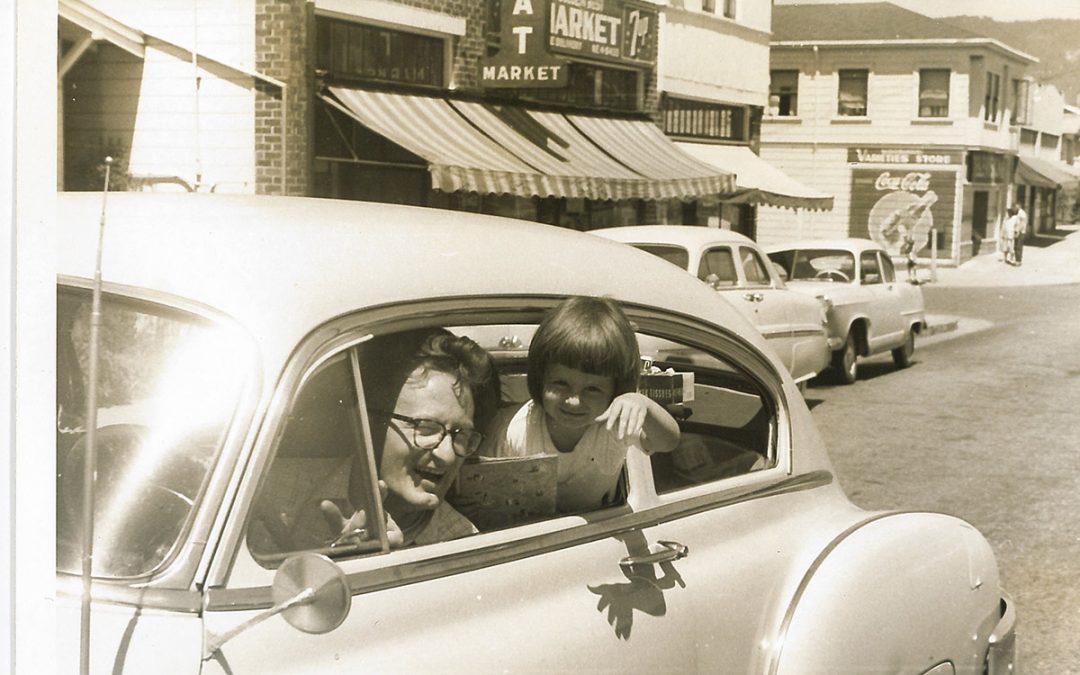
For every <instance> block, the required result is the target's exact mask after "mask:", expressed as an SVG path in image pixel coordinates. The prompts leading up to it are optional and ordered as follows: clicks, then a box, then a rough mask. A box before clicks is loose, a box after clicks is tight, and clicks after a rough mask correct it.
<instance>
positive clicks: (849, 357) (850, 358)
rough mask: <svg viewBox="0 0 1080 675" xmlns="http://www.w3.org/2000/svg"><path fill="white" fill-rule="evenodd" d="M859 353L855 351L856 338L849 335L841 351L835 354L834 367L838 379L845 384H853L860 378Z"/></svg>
mask: <svg viewBox="0 0 1080 675" xmlns="http://www.w3.org/2000/svg"><path fill="white" fill-rule="evenodd" d="M858 357H859V354H858V351H856V349H855V336H854V335H852V334H850V333H849V334H848V337H847V341H846V342H844V346H843V347H842V348H841V349H838V350H837V351H835V352H833V355H832V365H833V369H834V370H835V371H836V375H837V377H839V378H840V381H841V382H842V383H843V384H851V383H853V382H854V381H855V379H856V378H857V377H858V376H859V364H858Z"/></svg>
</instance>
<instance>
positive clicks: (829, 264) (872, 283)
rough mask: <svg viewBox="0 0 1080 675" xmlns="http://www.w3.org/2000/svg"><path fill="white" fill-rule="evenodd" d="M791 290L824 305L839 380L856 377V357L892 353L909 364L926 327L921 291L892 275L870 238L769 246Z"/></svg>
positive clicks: (900, 363)
mask: <svg viewBox="0 0 1080 675" xmlns="http://www.w3.org/2000/svg"><path fill="white" fill-rule="evenodd" d="M767 250H768V253H769V258H771V259H772V261H773V262H775V263H776V264H777V265H779V266H780V268H782V269H783V271H784V275H785V277H786V280H787V284H788V287H789V288H792V289H794V290H797V291H800V292H803V293H806V294H807V295H811V296H814V297H816V298H819V299H821V300H823V301H824V302H825V303H826V305H827V306H828V308H829V310H828V319H829V347H830V348H831V349H832V350H833V351H832V362H833V368H834V370H835V371H836V374H837V376H838V377H839V378H840V381H841V382H844V383H846V384H851V383H852V382H854V381H855V380H856V379H857V378H858V357H860V356H871V355H873V354H879V353H881V352H886V351H891V352H892V358H893V362H894V363H895V364H896V366H897V367H898V368H907V367H908V366H910V365H911V357H912V355H913V354H914V353H915V336H916V335H918V334H919V333H920V332H922V330H923V328H925V327H926V313H925V306H924V304H923V295H922V289H921V288H919V286H918V285H913V284H910V283H908V282H907V281H902V280H900V279H898V278H897V277H896V269H895V268H894V267H893V262H892V258H890V257H889V254H888V253H886V252H885V250H884V249H883V248H881V246H879V245H878V244H876V243H874V242H872V241H870V240H869V239H856V238H851V239H839V240H817V239H814V240H807V241H801V242H792V243H786V244H781V245H776V246H771V247H768V249H767Z"/></svg>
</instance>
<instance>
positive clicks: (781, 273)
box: [772, 262, 787, 281]
mask: <svg viewBox="0 0 1080 675" xmlns="http://www.w3.org/2000/svg"><path fill="white" fill-rule="evenodd" d="M772 268H773V271H775V272H776V276H778V277H780V281H787V270H786V269H784V266H783V265H781V264H780V263H778V262H774V263H773V264H772Z"/></svg>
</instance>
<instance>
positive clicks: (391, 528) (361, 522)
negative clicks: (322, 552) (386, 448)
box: [319, 480, 405, 548]
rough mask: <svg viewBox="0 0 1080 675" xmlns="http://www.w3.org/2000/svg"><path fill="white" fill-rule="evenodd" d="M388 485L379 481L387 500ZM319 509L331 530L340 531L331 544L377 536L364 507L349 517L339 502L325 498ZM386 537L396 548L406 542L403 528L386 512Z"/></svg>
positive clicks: (382, 494)
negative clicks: (371, 527)
mask: <svg viewBox="0 0 1080 675" xmlns="http://www.w3.org/2000/svg"><path fill="white" fill-rule="evenodd" d="M386 493H387V487H386V483H385V482H383V481H381V480H380V481H379V499H380V500H382V501H386ZM319 510H320V511H322V514H323V517H324V518H325V519H326V523H327V525H329V526H330V531H331V532H339V533H340V534H338V536H337V537H336V538H334V540H333V541H332V542H330V546H332V547H333V546H341V545H343V544H351V543H353V544H354V543H359V542H362V541H370V540H372V539H374V538H375V534H376V533H375V532H371V531H369V530H368V527H367V513H366V512H365V511H364V510H363V509H359V510H357V511H355V512H354V513H353V514H352V515H351V516H349V517H348V518H346V517H345V515H344V514H343V513H342V512H341V509H339V508H338V506H337V504H335V503H334V502H332V501H330V500H329V499H324V500H322V501H321V502H320V503H319ZM386 538H387V540H388V541H389V542H390V547H391V548H395V547H398V546H401V545H402V544H404V543H405V536H404V535H403V534H402V532H401V528H400V527H398V524H397V523H395V522H394V519H393V518H391V517H390V514H389V513H387V514H386Z"/></svg>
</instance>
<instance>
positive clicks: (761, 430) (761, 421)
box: [246, 322, 775, 567]
mask: <svg viewBox="0 0 1080 675" xmlns="http://www.w3.org/2000/svg"><path fill="white" fill-rule="evenodd" d="M536 327H537V323H535V322H521V323H510V324H507V323H502V324H477V325H466V324H462V325H452V326H448V327H446V328H445V330H447V331H449V332H450V333H451V334H453V335H457V336H467V337H469V338H471V339H472V340H474V341H475V342H476V343H477V344H479V345H480V346H481V347H483V348H484V349H485V350H486V351H487V352H488V354H490V355H491V357H492V358H493V359H494V362H495V364H496V367H497V370H498V380H499V392H500V393H499V404H498V408H499V410H498V412H497V413H496V414H495V416H494V420H493V421H492V422H491V424H490V425H488V426H486V427H485V428H484V430H483V433H485V434H488V436H489V440H488V441H485V444H484V445H482V446H481V447H480V449H479V450H478V451H477V452H476V454H474V455H471V456H469V457H467V458H466V459H464V460H463V461H462V462H461V463H460V467H459V469H458V470H457V473H456V476H455V480H454V481H453V482H452V484H450V487H449V489H448V491H447V492H446V496H445V504H444V506H446V507H447V508H448V509H450V510H452V511H453V513H454V514H455V516H454V518H455V519H456V520H453V523H452V524H453V526H452V527H450V528H449V529H447V530H445V531H441V530H440V531H439V532H437V533H436V535H437V536H436V535H432V537H431V538H427V539H419V540H416V541H415V542H410V543H409V544H407V545H422V544H427V543H435V541H444V540H447V539H453V538H459V537H462V536H468V535H470V534H474V533H477V532H481V533H482V532H488V531H493V530H501V529H506V528H511V527H517V526H522V525H526V524H529V523H535V522H538V521H542V520H547V519H551V518H556V517H561V516H563V515H567V513H577V512H579V511H570V512H567V511H562V512H560V511H559V510H558V509H557V508H556V503H557V502H556V498H557V493H558V484H557V481H558V477H559V473H558V470H559V456H558V455H541V456H535V455H533V456H526V457H503V456H496V455H495V454H494V453H491V452H488V449H489V447H490V446H489V441H491V440H493V439H495V438H497V434H499V433H503V432H504V431H505V430H504V428H503V427H501V426H500V425H501V424H504V423H508V422H507V421H508V420H510V419H512V418H513V417H514V416H515V415H517V414H519V413H520V412H521V411H522V410H523V409H524V408H523V406H525V404H526V403H527V402H528V401H529V400H530V394H529V389H528V384H527V356H528V349H529V343H530V341H531V339H532V336H533V334H534V333H535V331H536ZM397 336H398V334H397V333H393V332H388V333H383V334H380V335H375V337H373V338H370V339H368V340H366V341H361V343H360V344H357V345H355V346H352V347H349V348H347V349H344V350H343V351H341V352H339V353H336V354H333V355H331V356H330V357H329V358H324V359H323V360H322V362H321V363H320V364H319V365H318V366H317V367H315V368H313V369H312V370H311V371H310V372H308V373H306V374H305V376H304V377H303V378H302V380H301V383H300V385H299V386H298V387H297V390H296V393H295V395H294V396H292V398H291V401H290V403H289V405H288V412H287V414H286V415H285V416H284V418H283V420H282V424H281V428H280V431H279V432H278V433H277V434H276V441H275V446H274V449H273V453H272V458H271V460H270V462H269V465H268V468H267V469H266V470H265V472H264V474H263V476H262V478H261V480H260V482H259V485H258V488H257V494H256V497H255V499H254V500H253V506H252V508H251V511H250V514H249V516H248V525H247V529H246V538H247V545H248V549H249V550H250V552H251V554H252V556H253V557H254V558H255V560H257V561H259V562H260V563H261V564H263V565H264V566H270V567H272V566H274V565H276V564H278V563H279V562H280V561H281V560H282V559H284V558H285V557H287V556H288V555H290V554H292V553H295V552H297V551H316V552H319V553H322V554H324V555H327V556H330V557H333V558H342V557H355V556H359V555H370V554H374V553H385V552H388V551H390V550H391V549H392V548H395V544H394V543H393V542H392V541H391V537H392V533H391V529H392V528H389V527H387V526H386V525H385V521H384V522H380V521H379V519H374V518H373V519H369V520H367V522H366V523H365V525H364V526H363V528H362V529H363V530H364V533H363V536H343V535H348V531H347V530H348V528H345V529H343V528H342V524H341V520H340V519H338V520H335V519H334V518H331V517H328V512H330V513H331V514H333V512H334V511H337V512H339V513H340V514H341V515H342V516H343V517H344V516H348V515H350V514H353V513H355V512H356V511H357V510H361V509H362V510H364V512H365V514H366V513H377V512H378V510H379V508H380V505H381V503H382V502H381V501H379V499H378V498H377V497H376V490H375V489H374V486H375V485H376V483H377V481H384V480H389V479H388V477H387V476H386V475H384V474H383V470H384V469H385V462H382V463H380V460H379V459H378V457H379V456H380V450H378V448H384V447H385V443H386V441H385V440H383V441H380V440H379V438H380V437H379V434H380V433H381V434H384V435H389V434H391V433H394V430H393V429H392V428H391V426H392V425H390V424H388V423H386V422H385V421H380V420H379V419H378V413H379V411H378V410H376V409H375V408H376V407H378V406H376V405H375V403H373V400H374V399H373V398H372V395H371V390H372V387H373V386H374V385H373V383H374V382H377V381H378V380H377V378H378V377H379V376H378V375H377V372H378V371H379V370H380V368H381V366H380V365H379V364H378V363H373V362H371V360H370V358H369V357H370V350H371V349H372V344H373V343H375V342H377V341H379V340H383V341H393V340H395V339H396V338H397ZM638 342H639V350H640V352H641V354H642V368H643V372H644V373H646V374H647V375H643V379H642V383H641V387H640V391H641V392H642V393H645V394H646V395H648V396H650V397H652V398H654V400H657V401H659V402H660V403H661V404H662V405H664V406H665V407H667V409H668V410H669V412H671V414H672V415H673V416H674V417H675V418H676V419H677V420H678V422H679V426H680V428H681V430H682V432H683V439H684V440H683V442H682V444H680V446H679V448H678V449H677V450H676V451H675V453H673V454H672V455H670V456H668V457H666V458H665V459H654V466H655V467H656V468H655V469H654V473H655V475H656V488H657V489H659V490H660V491H664V492H666V491H671V490H677V489H680V488H682V487H687V486H689V485H696V484H701V483H706V482H711V481H715V480H720V479H723V478H727V477H732V476H737V475H742V474H745V473H748V472H750V471H755V470H759V469H762V468H766V467H768V466H771V465H772V460H771V457H772V454H771V449H772V443H771V440H770V439H771V433H772V429H773V422H772V420H773V415H774V409H775V406H772V405H770V404H768V403H766V401H767V397H766V396H765V395H764V394H763V392H762V391H761V390H760V388H759V387H758V385H756V384H755V381H754V380H753V379H752V378H750V377H749V376H747V375H746V374H745V373H744V372H743V371H742V370H740V368H739V367H737V366H736V365H735V364H734V363H732V362H731V361H729V360H727V359H725V358H723V357H722V356H719V355H716V354H713V353H710V352H708V351H706V350H703V349H701V348H699V347H698V346H695V345H693V344H688V343H685V342H682V341H681V340H674V339H670V338H667V337H663V336H659V335H651V334H646V333H644V332H641V333H638ZM365 392H366V393H365ZM387 407H390V408H392V407H393V406H392V404H391V405H389V406H387ZM397 432H398V433H403V434H409V433H411V432H410V430H409V427H407V426H405V427H400V426H399V427H398V428H397ZM382 452H383V453H385V450H383V451H382ZM624 461H625V459H623V460H622V461H620V462H619V463H618V464H616V465H614V466H615V469H616V471H617V474H616V481H615V483H614V485H613V486H612V487H611V488H610V490H609V492H608V493H607V494H606V496H605V497H604V498H603V500H602V501H601V502H599V503H597V505H596V507H595V508H594V509H590V511H595V512H597V513H606V512H609V510H611V509H625V504H626V502H627V497H628V494H629V487H628V485H629V483H628V481H627V476H626V469H625V465H624ZM605 489H608V488H606V487H605ZM440 508H442V507H440ZM389 510H390V509H389V507H388V511H389ZM610 512H611V513H618V512H620V511H610ZM462 522H464V523H465V528H464V529H462V527H461V525H462ZM403 527H404V526H403Z"/></svg>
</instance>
